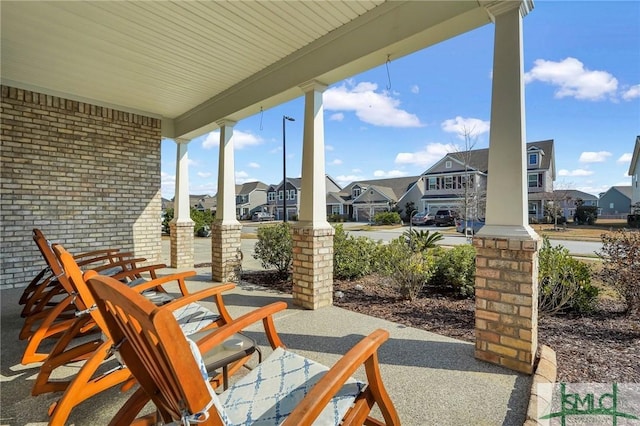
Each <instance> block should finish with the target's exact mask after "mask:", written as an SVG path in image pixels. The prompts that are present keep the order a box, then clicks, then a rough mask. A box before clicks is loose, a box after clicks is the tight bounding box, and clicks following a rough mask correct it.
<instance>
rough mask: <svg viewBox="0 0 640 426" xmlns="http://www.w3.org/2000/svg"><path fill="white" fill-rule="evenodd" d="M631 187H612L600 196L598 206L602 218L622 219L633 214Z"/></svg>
mask: <svg viewBox="0 0 640 426" xmlns="http://www.w3.org/2000/svg"><path fill="white" fill-rule="evenodd" d="M631 194H632V188H631V186H612V187H611V188H609V189H607V191H606V192H603V193H601V194H600V200H599V201H598V206H599V207H600V214H601V215H602V216H612V217H615V218H620V219H622V218H623V217H626V215H628V214H629V213H630V212H631Z"/></svg>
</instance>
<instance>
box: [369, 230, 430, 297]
mask: <svg viewBox="0 0 640 426" xmlns="http://www.w3.org/2000/svg"><path fill="white" fill-rule="evenodd" d="M379 251H380V253H379V259H380V264H379V269H380V272H381V273H382V275H385V276H388V277H389V278H390V279H391V282H392V285H393V287H394V288H395V289H396V290H397V291H398V292H399V293H400V295H401V296H402V297H403V298H405V299H407V300H414V299H415V298H416V297H418V295H419V294H420V292H421V291H422V288H423V287H424V286H425V284H426V283H427V282H428V281H429V279H430V278H431V276H432V275H433V272H434V270H435V256H434V255H433V254H432V251H431V250H428V251H422V252H413V251H412V250H411V248H410V247H409V245H408V244H407V242H406V240H405V239H404V238H403V237H400V238H396V239H395V240H393V241H391V242H390V243H389V244H387V245H383V246H381V247H380V249H379Z"/></svg>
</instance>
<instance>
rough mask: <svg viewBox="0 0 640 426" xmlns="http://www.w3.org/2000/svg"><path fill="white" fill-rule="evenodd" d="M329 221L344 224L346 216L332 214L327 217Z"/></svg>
mask: <svg viewBox="0 0 640 426" xmlns="http://www.w3.org/2000/svg"><path fill="white" fill-rule="evenodd" d="M327 221H328V222H344V221H345V217H344V215H341V214H337V213H334V214H330V215H329V216H327Z"/></svg>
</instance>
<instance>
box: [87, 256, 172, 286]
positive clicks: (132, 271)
mask: <svg viewBox="0 0 640 426" xmlns="http://www.w3.org/2000/svg"><path fill="white" fill-rule="evenodd" d="M135 261H140V259H131V260H126V261H124V262H115V263H109V264H106V265H102V266H100V267H99V268H93V269H94V270H95V271H96V272H100V271H101V270H105V269H111V268H113V267H115V266H122V269H123V270H122V271H121V272H118V273H117V274H113V275H112V276H111V277H112V278H114V279H116V280H118V281H120V280H122V279H124V278H128V279H130V280H135V279H136V278H141V275H140V274H142V273H144V272H148V273H149V274H150V275H151V279H153V280H156V279H158V276H157V275H156V271H157V270H158V269H164V268H166V267H167V265H166V264H164V263H157V264H154V265H146V266H137V265H136V264H135ZM127 265H129V266H128V267H127Z"/></svg>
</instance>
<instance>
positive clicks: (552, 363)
mask: <svg viewBox="0 0 640 426" xmlns="http://www.w3.org/2000/svg"><path fill="white" fill-rule="evenodd" d="M557 375H558V364H557V361H556V352H555V351H554V350H553V349H551V348H550V347H549V346H546V345H543V346H542V347H541V348H540V353H539V356H538V366H537V367H536V371H535V373H534V375H533V382H532V383H531V396H530V398H529V407H528V409H527V420H526V421H525V423H524V426H538V425H540V426H542V425H545V426H546V425H548V424H549V420H548V419H540V418H539V417H540V415H541V413H540V414H539V413H538V407H540V406H550V405H551V399H552V396H553V394H552V390H553V386H552V385H553V384H554V383H555V382H556V378H557ZM545 384H546V385H548V386H539V385H545Z"/></svg>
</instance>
